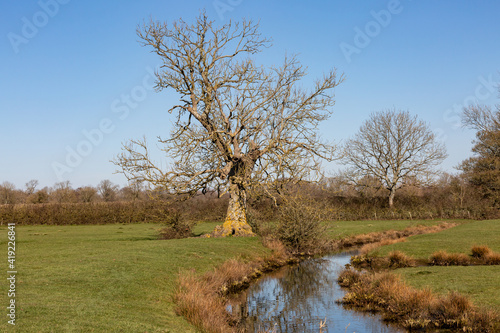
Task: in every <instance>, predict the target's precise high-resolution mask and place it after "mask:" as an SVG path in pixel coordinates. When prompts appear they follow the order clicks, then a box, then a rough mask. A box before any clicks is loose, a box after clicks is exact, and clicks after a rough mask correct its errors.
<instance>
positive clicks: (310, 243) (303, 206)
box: [277, 198, 326, 253]
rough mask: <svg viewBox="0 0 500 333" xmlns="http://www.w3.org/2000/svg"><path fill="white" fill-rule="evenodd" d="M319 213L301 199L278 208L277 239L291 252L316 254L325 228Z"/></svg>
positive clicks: (295, 199)
mask: <svg viewBox="0 0 500 333" xmlns="http://www.w3.org/2000/svg"><path fill="white" fill-rule="evenodd" d="M321 221H322V219H321V212H320V211H319V210H318V209H316V208H315V207H313V206H312V204H310V203H308V202H307V201H306V200H303V198H294V199H291V200H289V201H288V202H287V203H285V204H283V205H282V206H281V207H280V214H279V217H278V228H277V236H278V239H279V240H280V241H281V242H282V243H283V244H284V245H285V246H286V247H287V248H289V249H290V250H291V251H292V252H295V253H300V252H305V251H307V252H316V251H317V250H318V249H320V248H321V247H322V245H323V242H322V238H323V234H324V232H325V231H326V227H325V226H324V225H322V223H321Z"/></svg>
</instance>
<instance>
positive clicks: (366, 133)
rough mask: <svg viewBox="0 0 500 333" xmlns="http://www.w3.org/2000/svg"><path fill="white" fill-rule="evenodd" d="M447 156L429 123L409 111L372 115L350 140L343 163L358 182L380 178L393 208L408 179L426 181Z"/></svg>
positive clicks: (346, 146) (352, 177) (391, 111)
mask: <svg viewBox="0 0 500 333" xmlns="http://www.w3.org/2000/svg"><path fill="white" fill-rule="evenodd" d="M446 156H447V155H446V149H445V147H444V145H443V144H442V143H439V142H437V141H436V138H435V136H434V134H433V133H432V131H431V130H430V128H429V126H428V125H427V124H426V123H424V122H423V121H421V120H418V118H417V116H411V115H410V113H409V112H407V111H396V110H387V111H383V112H377V113H374V114H372V115H371V117H370V119H368V120H367V121H366V122H365V123H364V124H363V125H362V126H361V128H360V129H359V132H358V133H357V134H356V135H355V136H354V138H352V139H350V140H348V141H347V143H346V145H345V149H344V157H343V161H344V162H345V163H346V164H348V165H349V166H350V167H351V179H352V180H354V181H355V182H356V181H357V180H358V179H362V177H365V176H373V177H375V178H377V179H378V180H379V181H380V183H381V184H382V186H383V187H385V188H386V189H387V190H388V191H389V195H388V196H389V207H392V206H393V204H394V196H395V194H396V190H397V189H398V188H399V187H401V186H402V184H403V180H404V179H405V178H409V177H413V178H414V179H418V180H420V181H422V180H424V178H425V177H427V176H429V175H431V174H433V167H434V166H437V165H438V164H440V163H441V162H442V161H443V159H445V158H446Z"/></svg>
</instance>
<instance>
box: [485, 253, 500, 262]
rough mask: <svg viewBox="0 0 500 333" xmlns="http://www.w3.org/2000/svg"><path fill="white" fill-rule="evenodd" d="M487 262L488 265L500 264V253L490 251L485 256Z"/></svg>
mask: <svg viewBox="0 0 500 333" xmlns="http://www.w3.org/2000/svg"><path fill="white" fill-rule="evenodd" d="M485 261H486V264H488V265H500V253H496V252H492V253H489V254H488V255H487V256H486V258H485Z"/></svg>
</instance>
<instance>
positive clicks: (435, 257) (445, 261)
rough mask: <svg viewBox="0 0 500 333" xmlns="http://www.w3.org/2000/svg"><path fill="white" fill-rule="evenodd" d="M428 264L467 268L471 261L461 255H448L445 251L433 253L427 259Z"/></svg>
mask: <svg viewBox="0 0 500 333" xmlns="http://www.w3.org/2000/svg"><path fill="white" fill-rule="evenodd" d="M429 261H430V262H429V264H430V265H433V266H454V265H456V266H468V265H470V263H471V261H470V259H469V257H468V256H467V255H465V254H463V253H448V252H446V251H438V252H434V253H433V254H432V255H431V256H430V258H429Z"/></svg>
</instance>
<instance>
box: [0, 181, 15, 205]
mask: <svg viewBox="0 0 500 333" xmlns="http://www.w3.org/2000/svg"><path fill="white" fill-rule="evenodd" d="M15 203H16V186H15V185H14V184H12V183H10V182H3V183H2V184H0V204H5V205H8V204H15Z"/></svg>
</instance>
